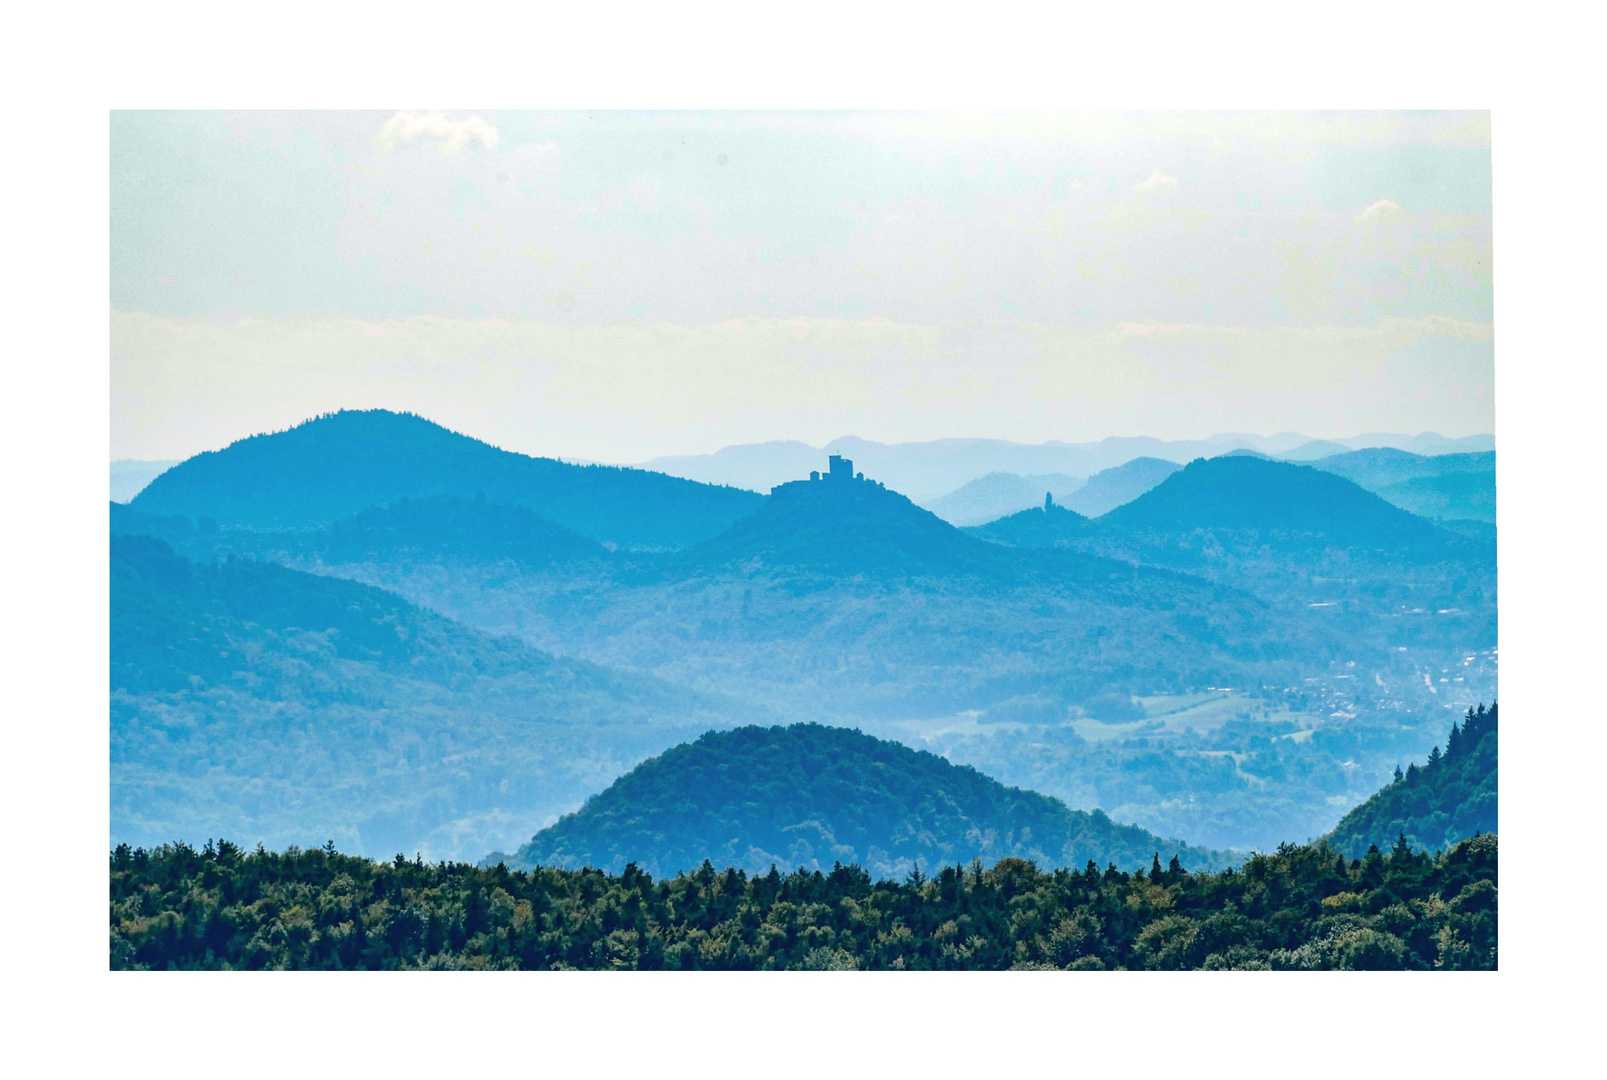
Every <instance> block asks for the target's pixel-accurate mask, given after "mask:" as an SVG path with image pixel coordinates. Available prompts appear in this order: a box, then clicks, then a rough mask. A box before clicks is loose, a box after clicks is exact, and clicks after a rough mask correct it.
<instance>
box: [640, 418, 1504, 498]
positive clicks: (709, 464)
mask: <svg viewBox="0 0 1607 1080" xmlns="http://www.w3.org/2000/svg"><path fill="white" fill-rule="evenodd" d="M1314 441H1317V440H1312V439H1309V438H1307V437H1306V436H1304V435H1298V434H1295V433H1293V432H1282V433H1279V434H1277V435H1271V436H1261V435H1244V434H1220V435H1212V436H1211V437H1209V438H1206V439H1183V440H1165V439H1154V438H1149V437H1113V438H1108V439H1103V440H1101V441H1099V442H1090V443H1066V442H1046V443H1038V444H1026V443H1014V442H1008V441H1006V440H1003V439H935V440H932V441H930V442H914V443H892V444H889V443H879V442H874V441H871V440H868V439H860V438H855V437H852V436H849V437H844V438H840V439H833V440H832V441H831V442H829V443H827V444H826V445H825V446H823V447H814V446H810V445H809V444H807V443H802V442H796V441H793V442H767V443H750V444H746V445H740V446H727V447H724V448H723V449H721V450H719V451H717V452H715V453H713V454H696V455H680V456H675V457H660V458H653V459H652V460H650V461H645V462H642V463H640V464H639V465H638V466H637V467H638V468H642V469H653V470H656V471H659V472H664V473H668V474H669V475H671V476H682V477H686V478H687V479H691V480H699V481H702V482H704V483H715V484H731V485H734V486H737V487H744V488H749V489H751V490H753V491H769V490H770V489H771V488H772V487H775V486H776V485H777V484H783V483H786V482H787V481H789V480H792V479H794V478H795V477H798V476H802V475H804V474H805V473H807V472H808V471H809V470H810V469H811V468H816V467H818V465H817V464H816V463H818V462H819V461H820V460H821V458H823V457H824V456H825V455H826V454H842V455H844V456H847V457H849V458H852V459H853V460H855V461H857V462H858V463H859V465H860V467H861V468H862V469H864V470H865V475H867V476H874V477H876V478H877V479H879V480H881V481H882V482H883V483H885V484H886V485H887V486H888V487H890V488H893V489H894V490H896V491H899V492H901V493H903V494H905V495H908V496H909V497H910V498H911V499H913V500H914V501H915V502H918V503H929V502H931V501H932V500H934V499H937V498H940V497H942V496H943V495H946V494H948V493H949V492H952V491H955V490H956V489H958V488H960V487H961V486H963V485H965V484H967V483H969V482H970V481H972V480H975V479H977V478H979V477H982V476H986V475H987V474H988V473H993V472H1004V473H1015V474H1017V475H1047V474H1052V473H1063V474H1065V475H1068V476H1090V477H1091V476H1092V475H1093V474H1094V473H1097V472H1099V471H1101V470H1103V469H1110V468H1115V467H1116V466H1118V465H1124V464H1126V463H1127V462H1129V461H1132V460H1133V459H1134V458H1139V457H1149V458H1157V459H1160V460H1163V461H1170V462H1173V463H1174V464H1177V465H1183V464H1185V463H1187V462H1189V461H1192V460H1193V459H1195V458H1198V457H1214V456H1216V455H1219V454H1224V453H1226V452H1228V451H1230V450H1234V449H1237V448H1240V447H1243V448H1247V449H1251V450H1256V451H1259V452H1261V453H1264V454H1268V455H1272V456H1276V455H1279V454H1286V453H1295V452H1299V451H1300V450H1301V448H1302V447H1306V446H1307V445H1308V444H1310V443H1312V442H1314ZM1327 443H1328V445H1331V446H1333V447H1337V448H1339V449H1362V448H1365V447H1374V446H1396V447H1400V448H1401V449H1405V450H1410V451H1413V452H1416V453H1420V454H1445V453H1460V452H1470V451H1487V450H1493V449H1494V448H1495V439H1494V437H1493V436H1490V435H1470V436H1467V437H1465V438H1461V439H1447V438H1445V437H1444V436H1441V435H1436V434H1434V433H1433V432H1425V433H1423V434H1420V435H1389V434H1376V433H1375V434H1366V435H1358V436H1356V437H1354V438H1344V439H1333V440H1327ZM1306 452H1307V453H1310V452H1313V451H1306ZM1072 508H1073V509H1076V510H1078V511H1079V512H1087V511H1085V510H1083V509H1082V508H1081V507H1076V506H1073V507H1072ZM1104 509H1110V507H1105V508H1104ZM1097 512H1098V513H1103V510H1100V511H1097Z"/></svg>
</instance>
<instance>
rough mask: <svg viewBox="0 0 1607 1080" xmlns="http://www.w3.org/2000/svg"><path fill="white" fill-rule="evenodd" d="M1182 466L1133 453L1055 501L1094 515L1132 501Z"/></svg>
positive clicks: (1084, 515) (1080, 512)
mask: <svg viewBox="0 0 1607 1080" xmlns="http://www.w3.org/2000/svg"><path fill="white" fill-rule="evenodd" d="M1182 467H1183V466H1181V465H1178V464H1176V463H1174V462H1171V461H1162V460H1161V459H1160V458H1153V457H1136V458H1134V459H1133V460H1131V461H1128V462H1125V463H1124V464H1121V465H1117V466H1115V467H1113V468H1109V469H1103V470H1101V471H1099V472H1096V473H1095V474H1094V475H1092V476H1090V477H1089V478H1088V482H1087V483H1086V484H1084V485H1083V486H1082V487H1080V488H1078V489H1077V490H1076V491H1074V492H1072V493H1071V494H1070V495H1068V496H1067V497H1066V498H1064V499H1056V500H1055V501H1056V502H1059V503H1061V504H1062V505H1064V506H1065V507H1066V508H1067V509H1068V510H1075V511H1076V512H1077V513H1079V514H1081V515H1082V516H1083V517H1098V516H1099V515H1101V514H1108V513H1109V512H1110V511H1112V510H1114V509H1116V507H1118V506H1121V505H1123V504H1124V503H1130V502H1132V501H1133V500H1134V499H1136V498H1138V497H1139V496H1140V495H1142V494H1144V492H1146V491H1148V490H1150V489H1151V488H1153V487H1154V486H1155V485H1156V484H1159V483H1160V482H1161V481H1162V480H1165V479H1166V478H1167V477H1168V476H1171V475H1172V474H1173V473H1175V472H1177V470H1179V469H1181V468H1182Z"/></svg>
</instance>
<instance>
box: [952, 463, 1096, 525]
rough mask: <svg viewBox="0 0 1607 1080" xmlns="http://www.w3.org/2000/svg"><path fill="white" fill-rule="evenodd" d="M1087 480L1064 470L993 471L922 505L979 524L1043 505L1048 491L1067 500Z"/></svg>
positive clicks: (959, 521) (960, 521) (956, 520)
mask: <svg viewBox="0 0 1607 1080" xmlns="http://www.w3.org/2000/svg"><path fill="white" fill-rule="evenodd" d="M1084 483H1086V481H1085V480H1083V478H1082V477H1080V476H1067V475H1066V474H1065V473H1049V474H1046V475H1042V476H1020V475H1017V474H1016V473H1003V472H994V473H988V475H986V476H981V477H978V478H977V479H975V480H972V481H971V482H970V483H968V484H965V485H964V486H962V487H960V488H958V489H956V490H954V491H951V492H949V493H948V494H947V495H944V496H942V497H940V498H936V499H932V500H930V501H929V502H926V503H923V504H922V505H923V506H924V508H925V509H927V510H930V511H932V513H934V514H936V515H937V516H938V517H940V518H942V519H943V520H944V521H946V522H948V523H949V524H950V525H955V526H962V527H963V526H966V525H980V524H982V523H983V522H987V521H993V520H996V519H997V518H1001V517H1003V516H1004V515H1005V514H1013V513H1015V512H1016V511H1017V510H1025V509H1027V508H1028V507H1031V506H1041V505H1042V504H1043V500H1044V496H1045V495H1048V496H1050V497H1052V498H1053V499H1055V500H1056V501H1057V502H1064V501H1065V500H1066V499H1067V498H1068V497H1070V496H1071V495H1072V493H1073V492H1075V491H1077V490H1078V489H1079V488H1081V487H1082V486H1083V484H1084Z"/></svg>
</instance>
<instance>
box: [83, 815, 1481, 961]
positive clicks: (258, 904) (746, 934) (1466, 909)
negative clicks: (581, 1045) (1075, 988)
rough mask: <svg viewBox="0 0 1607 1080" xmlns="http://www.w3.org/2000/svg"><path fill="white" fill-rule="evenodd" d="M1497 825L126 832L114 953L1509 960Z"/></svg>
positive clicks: (177, 957) (114, 913)
mask: <svg viewBox="0 0 1607 1080" xmlns="http://www.w3.org/2000/svg"><path fill="white" fill-rule="evenodd" d="M1496 869H1497V843H1496V837H1495V836H1493V835H1489V834H1486V835H1482V836H1478V837H1475V838H1473V839H1471V840H1467V841H1464V842H1462V843H1460V844H1457V845H1456V846H1455V847H1453V848H1451V849H1450V850H1449V851H1447V852H1445V853H1444V854H1442V855H1438V856H1431V855H1427V854H1422V853H1414V852H1413V851H1412V850H1411V848H1410V846H1409V845H1408V844H1407V843H1406V841H1405V839H1404V838H1401V839H1400V840H1399V841H1398V842H1397V844H1396V845H1395V847H1394V849H1393V850H1392V851H1391V852H1390V853H1389V854H1387V855H1386V854H1383V853H1381V852H1380V851H1379V850H1378V849H1377V848H1376V847H1375V848H1372V849H1371V850H1369V851H1368V852H1367V854H1366V855H1365V856H1364V857H1363V858H1361V859H1346V858H1345V857H1344V856H1343V855H1340V854H1338V853H1336V852H1335V851H1334V850H1333V849H1331V848H1329V847H1328V846H1326V845H1325V844H1320V843H1319V844H1316V845H1308V846H1298V847H1297V846H1291V845H1284V846H1281V847H1279V848H1278V849H1277V851H1275V852H1273V853H1271V854H1258V855H1255V856H1252V857H1251V858H1250V859H1249V860H1248V861H1247V862H1246V863H1245V864H1244V866H1243V867H1242V868H1241V869H1239V870H1228V871H1224V872H1222V873H1219V874H1195V873H1190V872H1188V871H1187V870H1186V869H1185V868H1184V867H1183V866H1182V865H1180V864H1179V862H1178V861H1177V860H1176V859H1173V860H1172V863H1171V865H1170V866H1168V867H1162V866H1161V864H1160V860H1159V858H1156V859H1154V860H1153V861H1152V864H1151V867H1150V869H1149V870H1148V871H1147V872H1144V871H1139V872H1134V873H1125V872H1123V871H1121V870H1119V869H1117V868H1116V867H1115V866H1107V867H1106V868H1105V869H1103V870H1101V869H1100V868H1099V867H1097V866H1096V865H1094V864H1093V863H1092V862H1090V863H1089V864H1088V865H1087V866H1086V867H1085V868H1084V869H1083V870H1081V871H1078V870H1065V869H1062V870H1055V871H1052V872H1041V871H1039V870H1038V869H1037V868H1036V867H1035V866H1034V865H1033V864H1032V863H1030V862H1027V861H1024V860H1021V859H1002V860H1000V861H999V862H997V863H995V864H994V866H993V867H992V868H991V869H985V868H984V867H983V865H982V864H981V862H980V861H978V862H974V863H972V864H971V865H970V866H969V867H959V866H947V867H943V868H942V869H940V870H939V871H938V872H937V873H936V874H934V875H932V876H930V877H928V876H926V875H924V874H922V873H920V872H919V871H918V870H916V871H912V872H911V873H910V874H909V875H908V876H907V877H906V878H905V879H904V880H903V881H902V882H898V881H880V882H878V881H873V880H872V878H871V876H870V875H869V874H868V873H867V872H866V871H864V870H863V869H861V868H860V867H858V866H842V865H840V864H839V865H837V866H835V867H834V868H833V869H832V870H831V871H830V872H829V873H822V872H820V871H803V870H799V871H795V872H793V873H791V874H781V873H779V872H778V871H776V870H775V869H774V868H773V867H772V868H771V870H770V872H769V873H767V874H762V875H754V876H751V877H750V876H748V875H747V874H745V873H744V872H742V871H741V870H737V869H728V870H725V871H723V872H722V871H719V870H716V869H715V868H714V867H713V866H712V865H710V864H708V863H705V864H704V865H703V866H702V867H701V868H700V869H698V870H697V871H694V872H692V873H688V874H681V875H679V876H677V877H675V878H673V879H670V880H664V881H655V880H654V879H653V878H652V877H651V876H649V875H648V874H646V873H643V872H642V871H640V870H639V869H637V867H636V866H635V865H631V866H627V867H626V868H625V870H624V872H623V873H621V874H618V875H611V874H606V873H604V872H602V871H599V870H591V869H587V870H556V869H548V868H538V869H536V870H534V871H530V872H515V871H510V870H508V869H507V867H506V866H505V865H503V864H498V865H497V866H494V867H490V868H486V869H481V868H477V867H474V866H471V865H468V864H465V863H434V864H429V863H425V862H423V861H422V860H413V861H409V860H407V859H406V858H405V857H403V856H401V855H398V856H397V857H396V859H395V860H394V861H393V862H389V863H377V862H373V861H371V860H368V859H363V858H357V857H353V856H348V855H342V854H339V853H338V852H337V851H336V850H335V848H334V845H333V844H329V845H326V846H325V847H324V848H321V849H313V850H309V851H303V850H299V849H296V848H290V849H288V850H286V851H285V852H283V853H282V854H281V853H274V852H270V851H266V850H263V849H262V848H260V847H259V848H258V849H257V850H256V851H254V852H250V853H247V852H245V851H242V850H241V849H240V848H238V847H237V846H235V845H232V844H229V843H227V842H219V843H216V844H214V843H210V842H209V843H208V844H207V846H206V847H205V848H203V849H200V850H197V849H195V848H193V847H190V846H188V845H185V844H182V843H181V844H170V845H163V846H161V847H159V848H157V849H155V850H152V851H147V850H144V849H135V850H130V849H129V848H128V846H127V845H122V846H119V847H118V848H117V850H116V851H115V852H113V853H112V857H111V966H112V967H113V968H114V969H127V968H157V969H168V968H178V969H198V968H210V969H219V968H227V969H235V968H243V969H261V968H273V969H286V968H320V969H364V968H366V969H375V968H388V969H429V968H470V969H564V968H587V969H610V968H624V969H696V968H712V969H766V970H777V969H855V968H867V969H917V970H918V969H928V970H930V969H940V970H964V969H1010V968H1013V969H1034V968H1060V969H1073V970H1101V969H1111V968H1129V969H1140V968H1147V969H1206V970H1223V969H1325V968H1342V969H1467V968H1483V969H1493V968H1495V967H1496V960H1497V953H1496Z"/></svg>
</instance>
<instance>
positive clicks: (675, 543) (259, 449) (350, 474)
mask: <svg viewBox="0 0 1607 1080" xmlns="http://www.w3.org/2000/svg"><path fill="white" fill-rule="evenodd" d="M477 494H478V495H483V496H484V498H485V499H486V500H487V501H488V502H491V503H494V504H498V505H508V506H519V507H524V508H526V509H529V510H531V511H534V512H535V513H537V514H539V515H540V516H541V517H543V518H546V519H547V520H549V521H552V522H554V523H556V524H558V525H561V526H563V527H564V528H566V529H570V530H572V531H574V532H576V533H579V534H580V535H582V536H585V537H589V538H591V539H594V540H598V541H601V542H605V543H613V544H618V545H621V546H626V547H646V548H674V547H682V546H685V545H687V544H692V543H696V542H697V541H699V540H704V539H707V538H709V537H711V536H714V535H715V534H717V533H719V532H721V531H722V530H724V529H725V528H726V527H728V526H729V525H730V524H731V523H732V522H733V521H735V520H737V519H738V518H740V517H742V516H744V515H746V514H751V513H752V512H753V511H754V510H756V509H757V508H758V506H759V505H760V503H762V502H763V500H764V497H763V496H762V495H759V494H757V493H755V492H752V491H743V490H741V489H738V488H728V487H714V486H712V485H709V484H700V483H697V482H695V481H691V480H682V479H678V478H676V477H671V476H665V475H663V474H662V473H653V472H645V471H643V470H640V469H625V468H615V467H612V466H603V465H585V466H582V465H570V464H567V463H565V462H561V461H555V460H552V459H550V458H533V457H526V456H525V455H523V454H515V453H510V452H509V451H506V450H500V449H498V448H497V447H494V446H491V445H490V444H488V443H484V442H481V441H480V440H478V439H472V438H469V437H468V436H466V435H459V434H457V433H455V432H452V431H448V430H447V429H446V428H443V427H441V426H440V425H438V424H433V423H431V422H430V421H428V420H425V419H423V418H421V417H418V416H413V415H410V414H404V413H393V412H387V411H385V410H383V409H375V410H372V411H367V412H338V413H333V414H330V415H326V416H321V417H319V418H317V419H315V420H309V421H307V422H306V423H304V424H301V425H299V426H297V427H294V428H291V429H290V430H288V431H281V432H277V433H274V434H271V435H254V436H252V437H251V438H248V439H242V440H240V441H239V442H236V443H233V444H231V445H229V446H228V447H226V448H224V449H222V450H218V451H215V452H208V453H204V454H198V455H196V456H195V457H193V458H190V459H189V460H188V461H185V462H184V463H182V464H180V465H175V466H174V467H173V468H171V469H169V470H168V471H166V472H165V473H163V474H162V475H161V476H158V477H157V478H156V479H155V480H154V481H152V482H151V484H150V486H149V487H147V488H145V490H144V491H142V492H140V494H139V495H138V496H137V497H136V498H135V499H134V500H133V502H132V503H131V504H130V505H131V506H132V507H133V508H134V509H135V510H139V511H142V512H144V513H149V514H155V515H159V516H171V515H182V516H184V517H187V518H190V519H191V520H198V519H200V518H202V517H206V518H211V519H212V520H214V521H216V522H218V523H219V524H220V525H222V526H246V527H251V528H259V529H286V528H309V527H313V526H318V525H326V524H329V523H330V522H333V521H337V520H339V519H341V518H345V517H350V516H351V515H353V514H356V513H359V512H361V511H363V510H367V509H369V508H370V507H374V506H381V505H384V504H388V503H392V502H395V501H397V500H399V499H402V498H411V499H423V498H430V497H433V496H451V497H456V498H461V499H473V498H475V497H476V495H477Z"/></svg>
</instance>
